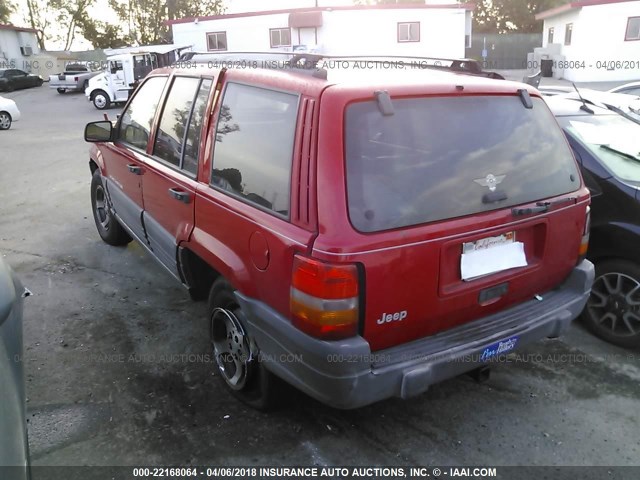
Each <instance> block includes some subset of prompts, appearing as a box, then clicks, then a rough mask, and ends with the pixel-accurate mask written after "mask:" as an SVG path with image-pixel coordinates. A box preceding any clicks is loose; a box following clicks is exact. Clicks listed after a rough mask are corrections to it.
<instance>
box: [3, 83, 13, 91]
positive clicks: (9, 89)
mask: <svg viewBox="0 0 640 480" xmlns="http://www.w3.org/2000/svg"><path fill="white" fill-rule="evenodd" d="M13 90H14V86H13V85H11V84H9V85H7V88H5V89H4V91H5V92H13Z"/></svg>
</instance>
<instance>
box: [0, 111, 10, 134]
mask: <svg viewBox="0 0 640 480" xmlns="http://www.w3.org/2000/svg"><path fill="white" fill-rule="evenodd" d="M10 126H11V118H10V117H9V115H7V114H6V113H0V128H2V129H4V130H6V129H7V128H9V127H10Z"/></svg>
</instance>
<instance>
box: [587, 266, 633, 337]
mask: <svg viewBox="0 0 640 480" xmlns="http://www.w3.org/2000/svg"><path fill="white" fill-rule="evenodd" d="M582 320H583V321H584V323H585V325H586V326H587V327H588V328H589V330H591V331H592V332H593V333H595V334H596V335H597V336H598V337H600V338H602V339H604V340H606V341H608V342H611V343H613V344H615V345H619V346H621V347H631V348H632V347H638V346H640V266H638V265H637V264H635V263H633V262H630V261H626V260H621V259H620V260H605V261H602V262H598V263H596V279H595V280H594V282H593V287H592V289H591V296H590V297H589V300H588V301H587V306H586V308H585V310H584V312H583V313H582Z"/></svg>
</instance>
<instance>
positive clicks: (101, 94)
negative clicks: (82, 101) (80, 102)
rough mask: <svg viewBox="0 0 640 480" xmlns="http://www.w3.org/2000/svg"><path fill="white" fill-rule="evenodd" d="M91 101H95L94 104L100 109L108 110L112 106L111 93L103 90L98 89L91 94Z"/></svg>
mask: <svg viewBox="0 0 640 480" xmlns="http://www.w3.org/2000/svg"><path fill="white" fill-rule="evenodd" d="M91 101H92V102H93V106H94V107H96V108H97V109H98V110H106V109H107V108H109V107H110V106H111V100H109V95H107V93H106V92H105V91H103V90H98V91H96V92H94V93H93V95H91Z"/></svg>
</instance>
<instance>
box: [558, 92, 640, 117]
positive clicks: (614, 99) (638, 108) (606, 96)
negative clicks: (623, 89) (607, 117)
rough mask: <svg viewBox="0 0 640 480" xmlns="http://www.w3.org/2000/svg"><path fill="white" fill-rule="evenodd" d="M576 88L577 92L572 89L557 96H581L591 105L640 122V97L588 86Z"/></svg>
mask: <svg viewBox="0 0 640 480" xmlns="http://www.w3.org/2000/svg"><path fill="white" fill-rule="evenodd" d="M578 90H579V94H578V92H576V91H575V89H574V91H573V92H568V93H566V94H559V96H562V97H564V98H568V99H571V100H580V97H582V99H583V100H584V101H585V102H587V103H589V104H591V105H596V106H599V107H605V108H608V109H609V110H612V111H614V112H616V113H619V114H621V115H624V116H626V117H627V118H628V119H630V120H633V121H634V122H637V123H640V98H634V97H633V96H631V95H623V94H621V93H609V92H601V91H598V90H591V89H588V88H580V89H578Z"/></svg>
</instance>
